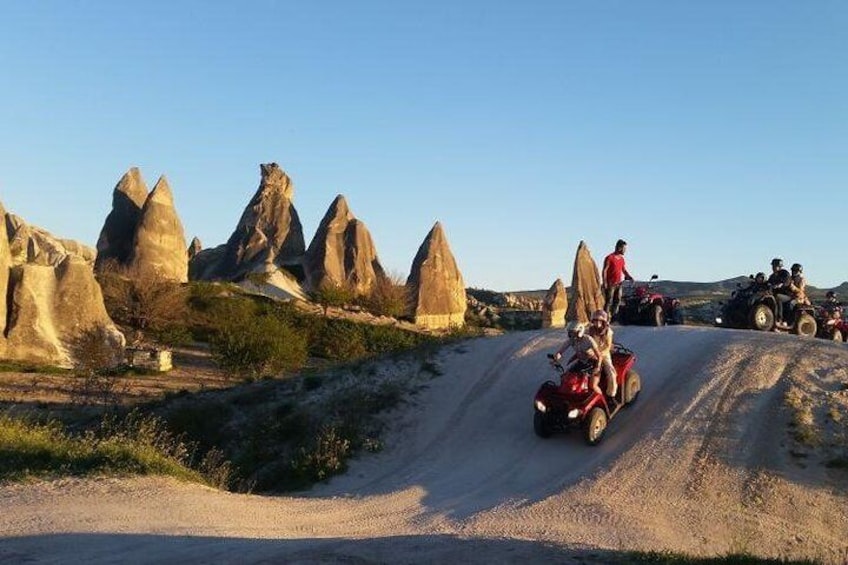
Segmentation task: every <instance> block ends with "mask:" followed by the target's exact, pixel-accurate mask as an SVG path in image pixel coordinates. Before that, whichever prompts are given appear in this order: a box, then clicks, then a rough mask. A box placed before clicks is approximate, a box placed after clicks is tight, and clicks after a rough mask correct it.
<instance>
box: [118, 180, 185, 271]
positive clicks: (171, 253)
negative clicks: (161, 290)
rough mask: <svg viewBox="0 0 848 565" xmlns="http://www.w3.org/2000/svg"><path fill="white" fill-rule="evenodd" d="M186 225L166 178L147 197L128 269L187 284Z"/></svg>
mask: <svg viewBox="0 0 848 565" xmlns="http://www.w3.org/2000/svg"><path fill="white" fill-rule="evenodd" d="M186 249H187V248H186V241H185V234H184V232H183V224H182V222H180V218H179V216H178V215H177V210H176V208H175V207H174V196H173V194H172V192H171V187H170V186H168V180H167V179H166V178H165V176H164V175H163V176H161V177H159V181H158V182H157V183H156V186H155V187H153V190H152V191H151V192H150V194H149V195H148V196H147V200H146V201H145V203H144V207H143V208H142V210H141V218H140V219H139V222H138V227H137V229H136V232H135V238H134V240H133V248H132V254H131V255H130V259H129V264H128V269H129V271H130V272H131V273H137V274H138V275H139V276H152V277H154V278H159V279H164V280H171V281H176V282H187V281H188V253H187V251H186Z"/></svg>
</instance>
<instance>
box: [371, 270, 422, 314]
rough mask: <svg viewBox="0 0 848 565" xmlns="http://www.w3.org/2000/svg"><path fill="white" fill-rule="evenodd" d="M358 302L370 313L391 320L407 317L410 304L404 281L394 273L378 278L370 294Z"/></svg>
mask: <svg viewBox="0 0 848 565" xmlns="http://www.w3.org/2000/svg"><path fill="white" fill-rule="evenodd" d="M360 302H361V303H362V305H363V306H364V307H365V308H366V309H367V310H369V311H370V312H372V313H374V314H376V315H378V316H391V317H392V318H401V317H404V316H406V315H408V314H409V310H410V305H411V303H412V302H411V297H410V295H409V289H408V288H407V286H406V281H405V280H404V278H403V277H402V276H400V275H398V274H395V273H392V274H391V275H388V276H384V277H379V278H378V279H377V283H376V284H375V285H374V289H373V290H372V291H371V293H370V294H369V295H368V296H366V297H364V298H362V299H361V301H360Z"/></svg>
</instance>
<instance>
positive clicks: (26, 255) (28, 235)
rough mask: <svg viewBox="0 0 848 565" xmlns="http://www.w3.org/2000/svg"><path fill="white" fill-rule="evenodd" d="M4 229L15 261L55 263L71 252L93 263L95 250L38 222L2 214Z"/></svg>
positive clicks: (52, 264) (35, 263)
mask: <svg viewBox="0 0 848 565" xmlns="http://www.w3.org/2000/svg"><path fill="white" fill-rule="evenodd" d="M4 223H5V232H6V235H7V237H8V246H9V252H10V253H11V260H12V264H14V265H23V264H31V265H44V266H56V265H58V264H59V263H61V262H62V261H64V260H65V257H67V256H69V255H73V256H74V257H77V258H79V259H82V260H83V261H85V262H86V263H88V264H89V265H93V264H94V260H95V256H96V254H97V253H96V251H95V250H94V249H92V248H91V247H89V246H87V245H83V244H82V243H79V242H77V241H73V240H71V239H61V238H57V237H54V236H53V235H52V234H50V233H49V232H47V231H46V230H43V229H41V228H39V227H37V226H31V225H29V224H27V223H26V222H25V221H24V220H23V219H22V218H20V217H19V216H16V215H14V214H5V222H4Z"/></svg>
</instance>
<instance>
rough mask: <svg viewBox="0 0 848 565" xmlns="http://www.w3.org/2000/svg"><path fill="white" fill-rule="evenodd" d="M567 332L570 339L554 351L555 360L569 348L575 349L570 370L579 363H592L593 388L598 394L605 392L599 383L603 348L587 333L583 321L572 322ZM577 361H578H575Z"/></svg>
mask: <svg viewBox="0 0 848 565" xmlns="http://www.w3.org/2000/svg"><path fill="white" fill-rule="evenodd" d="M567 332H568V339H566V340H565V342H564V343H563V344H562V345H561V346H560V348H559V349H557V351H556V353H554V355H553V359H554V361H559V360H560V359H562V354H563V353H565V352H566V351H567V350H568V349H569V348H572V349H574V355H572V356H571V359H569V361H568V362H569V363H570V364H571V363H573V365H569V369H568V370H571V368H572V367H573V366H574V365H576V364H577V363H582V364H584V365H591V366H592V368H593V369H592V390H594V391H595V392H597V393H598V394H603V392H602V391H601V387H600V386H599V384H598V383H599V382H600V378H601V358H602V353H601V349H600V348H599V347H598V344H597V343H596V342H595V340H594V339H592V338H591V337H590V336H588V335H586V326H585V325H583V324H582V323H580V322H578V321H573V322H570V323H569V324H568V328H567ZM575 361H576V362H577V363H574V362H575Z"/></svg>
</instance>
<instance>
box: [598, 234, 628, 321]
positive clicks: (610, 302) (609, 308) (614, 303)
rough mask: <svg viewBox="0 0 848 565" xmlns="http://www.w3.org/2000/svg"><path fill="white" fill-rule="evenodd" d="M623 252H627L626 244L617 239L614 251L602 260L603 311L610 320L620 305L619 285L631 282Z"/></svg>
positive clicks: (613, 317) (615, 314)
mask: <svg viewBox="0 0 848 565" xmlns="http://www.w3.org/2000/svg"><path fill="white" fill-rule="evenodd" d="M625 251H627V242H626V241H624V240H623V239H619V240H618V241H616V242H615V251H613V252H612V253H610V254H609V255H607V256H606V257H605V258H604V268H603V273H602V274H601V282H602V284H603V289H604V311H605V312H606V313H607V315H608V316H609V317H610V320H614V319H615V318H616V316H617V315H618V307H619V306H620V305H621V283H622V282H624V281H625V280H628V281H632V280H633V277H631V276H630V273H628V272H627V268H626V267H625V264H624V252H625Z"/></svg>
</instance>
